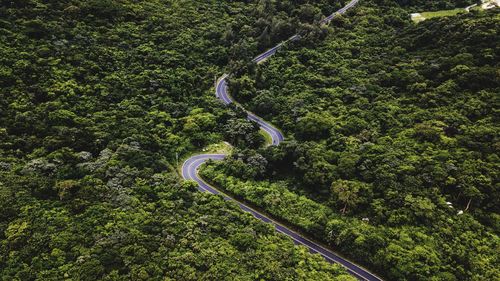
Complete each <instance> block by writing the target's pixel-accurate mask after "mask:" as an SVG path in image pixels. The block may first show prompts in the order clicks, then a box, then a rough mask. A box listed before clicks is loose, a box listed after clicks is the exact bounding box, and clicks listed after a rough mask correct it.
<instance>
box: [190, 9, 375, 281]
mask: <svg viewBox="0 0 500 281" xmlns="http://www.w3.org/2000/svg"><path fill="white" fill-rule="evenodd" d="M358 1H359V0H352V1H351V2H350V3H349V4H347V5H346V6H345V7H343V8H342V9H340V10H338V11H337V12H335V13H333V14H331V15H330V16H328V17H326V18H325V19H323V20H321V21H320V24H322V25H324V24H328V23H330V21H331V20H332V19H333V18H334V17H335V16H337V15H340V14H343V13H345V12H346V11H347V9H349V8H351V7H353V6H355V5H356V4H357V3H358ZM298 39H300V36H299V35H294V36H292V37H290V38H289V39H288V40H286V41H285V42H282V43H280V44H278V45H277V46H275V47H273V48H271V49H269V50H267V51H266V52H264V53H262V54H260V55H258V56H257V57H255V58H254V59H253V61H254V62H255V63H259V62H262V61H264V60H266V59H267V58H269V57H271V56H272V55H274V54H275V53H276V52H277V51H278V50H279V49H280V48H281V47H282V46H283V45H284V44H286V42H288V41H294V40H298ZM228 77H229V75H228V74H224V75H223V76H222V77H220V78H219V80H218V81H217V84H216V89H215V95H216V96H217V98H219V99H220V100H222V102H224V103H225V104H230V103H233V102H234V100H233V99H232V98H231V96H230V95H229V93H228V91H227V88H228V85H227V78H228ZM247 119H248V120H250V121H253V122H256V123H257V124H259V126H260V128H261V129H263V130H264V131H266V133H268V134H269V135H270V136H271V138H272V145H279V144H280V142H282V141H283V140H284V136H283V134H282V133H281V132H280V130H278V129H277V128H275V127H274V126H273V125H271V124H269V123H267V122H266V121H264V120H263V119H262V118H260V117H258V116H257V115H255V114H253V113H251V112H249V111H247ZM225 157H226V155H225V154H199V155H195V156H192V157H190V158H189V159H187V160H186V161H185V162H184V164H183V165H182V177H183V178H184V179H186V180H194V181H196V182H197V183H198V189H199V190H200V191H203V192H209V193H211V194H216V195H221V196H222V197H223V198H224V199H225V200H228V201H235V202H236V203H237V204H238V205H239V206H240V208H241V209H242V210H243V211H245V212H248V213H250V214H252V215H253V216H254V217H255V218H257V219H259V220H261V221H263V222H266V223H271V224H273V225H274V227H275V229H276V231H278V232H280V233H283V234H285V235H286V236H288V237H290V238H291V239H292V240H293V241H294V243H295V244H297V245H303V246H305V247H307V248H308V249H309V251H310V252H312V253H318V254H320V255H321V256H323V257H324V258H325V259H326V260H327V261H328V262H331V263H338V264H340V265H342V266H344V267H345V268H346V269H347V271H348V272H349V273H350V274H351V275H353V276H354V277H356V278H357V279H359V280H369V281H381V280H382V279H381V278H379V277H377V276H376V275H374V274H373V273H371V272H369V271H368V270H367V269H364V268H363V267H361V266H359V265H356V264H354V263H352V262H350V261H348V260H346V259H344V258H342V257H341V256H339V255H338V254H336V253H334V252H332V251H331V250H329V249H327V248H325V247H323V246H322V245H320V244H318V243H316V242H314V241H312V240H310V239H308V238H306V237H304V236H303V235H302V234H299V233H297V232H295V231H293V230H291V229H290V228H288V227H286V226H284V225H282V224H280V223H279V222H277V221H275V220H273V219H271V218H269V217H268V216H266V215H264V214H262V213H260V212H259V211H257V210H255V209H253V208H251V207H250V206H248V205H245V204H244V203H242V202H239V201H238V200H236V199H234V198H232V197H230V196H228V195H227V194H225V193H223V192H221V191H219V190H217V189H216V188H215V187H213V186H211V185H209V184H208V183H206V182H205V181H203V179H201V178H200V176H199V175H198V169H199V168H200V166H201V165H203V164H204V163H205V162H207V161H208V160H215V161H217V160H222V159H224V158H225Z"/></svg>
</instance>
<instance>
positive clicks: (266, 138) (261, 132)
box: [259, 129, 273, 146]
mask: <svg viewBox="0 0 500 281" xmlns="http://www.w3.org/2000/svg"><path fill="white" fill-rule="evenodd" d="M259 133H260V134H261V135H262V136H263V137H264V140H265V141H266V142H265V143H264V145H265V146H270V145H271V144H273V139H272V138H271V135H269V134H268V133H267V132H266V131H264V130H263V129H260V131H259Z"/></svg>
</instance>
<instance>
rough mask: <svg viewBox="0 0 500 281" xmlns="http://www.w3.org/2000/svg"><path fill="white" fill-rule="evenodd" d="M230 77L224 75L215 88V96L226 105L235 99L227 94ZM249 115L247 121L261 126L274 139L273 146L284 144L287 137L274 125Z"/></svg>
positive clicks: (250, 113) (249, 113)
mask: <svg viewBox="0 0 500 281" xmlns="http://www.w3.org/2000/svg"><path fill="white" fill-rule="evenodd" d="M228 76H229V75H227V74H224V75H223V76H222V77H221V78H219V80H218V81H217V85H216V87H215V95H216V96H217V98H219V99H220V100H222V102H223V103H225V104H230V103H233V102H234V101H233V99H232V98H231V96H230V95H229V93H228V92H227V77H228ZM245 111H246V110H245ZM246 113H247V119H248V120H250V121H253V122H256V123H257V124H259V126H260V128H261V129H262V130H264V131H265V132H266V133H267V134H268V135H270V136H271V139H272V145H278V144H280V142H282V141H283V140H284V139H285V137H284V136H283V134H282V133H281V131H280V130H278V129H276V128H275V127H274V126H273V125H271V124H269V123H267V122H266V121H264V120H262V118H260V117H259V116H257V115H255V114H253V113H252V112H249V111H246Z"/></svg>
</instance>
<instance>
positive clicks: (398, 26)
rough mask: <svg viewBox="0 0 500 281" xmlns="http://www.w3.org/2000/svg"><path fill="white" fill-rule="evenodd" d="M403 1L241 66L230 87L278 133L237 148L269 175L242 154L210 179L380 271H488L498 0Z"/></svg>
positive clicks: (455, 275) (399, 274) (370, 8)
mask: <svg viewBox="0 0 500 281" xmlns="http://www.w3.org/2000/svg"><path fill="white" fill-rule="evenodd" d="M436 2H440V1H436ZM459 4H460V5H461V3H457V5H459ZM446 5H448V4H446ZM415 7H416V6H412V7H411V9H414V8H415ZM411 9H404V8H402V7H401V6H399V5H396V4H395V3H394V2H393V1H370V2H365V4H361V6H360V7H357V8H356V9H355V10H353V11H352V12H350V14H349V15H348V16H342V17H338V18H336V19H335V20H334V22H333V23H332V28H331V29H325V30H326V31H327V32H328V36H327V38H326V40H325V41H324V43H320V44H319V45H318V46H316V44H318V41H317V40H316V38H309V37H307V36H306V37H305V39H304V40H301V41H298V42H295V43H294V45H292V46H289V47H288V49H287V50H283V51H282V52H281V53H280V54H278V55H277V57H274V58H273V59H272V60H269V62H267V63H265V64H262V65H258V66H252V67H248V68H245V69H244V70H241V71H240V74H239V75H238V76H236V77H234V78H233V80H234V81H232V82H231V83H232V84H238V83H239V85H243V86H242V87H239V88H238V87H236V88H230V89H231V91H232V93H233V95H234V96H235V97H236V99H237V100H239V101H240V100H241V101H242V102H243V103H244V105H245V106H246V107H248V108H249V109H250V110H252V111H254V112H256V113H257V114H259V115H260V116H262V117H263V118H264V119H267V120H270V121H271V122H272V123H273V124H276V125H277V126H278V127H279V128H282V129H283V130H284V131H285V134H286V135H287V138H288V141H287V142H285V143H283V145H280V146H279V147H277V148H269V149H261V150H258V151H249V152H246V154H247V155H252V154H255V153H257V154H260V155H262V156H263V157H265V158H266V159H267V164H266V172H265V174H264V176H261V178H271V179H272V180H271V181H264V182H256V181H254V180H252V179H251V178H249V177H245V173H244V172H242V171H239V170H238V169H237V168H235V167H242V168H241V169H242V170H245V169H247V168H245V166H244V165H240V166H236V165H234V163H236V162H238V161H242V162H243V163H244V164H245V159H246V158H247V156H245V155H241V156H240V155H235V156H233V157H232V159H229V161H227V162H226V163H223V164H218V165H216V166H215V167H209V168H207V170H206V178H207V179H215V180H214V181H215V183H216V184H218V185H220V186H223V187H224V188H226V189H228V190H229V191H231V192H233V193H234V194H236V195H238V196H241V197H242V198H244V199H245V200H248V201H250V202H252V203H254V204H256V205H258V206H260V207H262V208H264V209H265V210H267V211H268V212H269V213H271V214H272V215H274V216H276V217H279V218H281V219H283V220H285V221H287V222H290V223H292V224H294V225H296V226H298V227H300V228H301V229H303V230H305V231H307V232H308V233H310V234H311V235H315V236H316V237H317V238H318V239H322V240H323V241H326V242H328V243H330V244H331V245H332V246H333V247H334V248H337V249H339V250H340V251H341V252H342V253H344V254H346V255H348V256H350V257H352V258H353V259H355V260H358V261H359V262H361V263H363V264H365V265H367V266H369V267H371V268H373V269H375V270H376V271H378V272H380V273H381V274H383V275H384V276H387V277H388V279H391V280H493V279H498V278H499V276H500V272H499V271H498V268H499V267H498V265H499V260H498V255H497V253H496V252H497V249H498V245H499V242H500V240H499V238H498V232H499V228H498V227H499V224H498V221H499V216H498V213H499V209H498V206H500V205H499V202H500V200H499V199H500V193H499V190H498V176H499V175H498V171H499V170H500V169H499V168H500V166H499V162H500V161H499V159H498V131H499V127H498V124H499V122H498V118H497V116H496V114H495V113H496V111H497V109H498V93H499V92H500V80H499V77H498V71H497V70H498V68H499V65H498V61H499V59H498V50H497V48H496V47H495V46H496V45H495V44H497V43H496V42H498V41H499V37H498V31H499V30H498V11H496V10H492V11H488V12H479V13H477V12H472V13H469V14H465V15H459V16H456V17H449V18H443V19H432V20H429V21H425V22H423V23H420V24H418V25H417V24H414V23H412V22H411V21H410V19H409V15H408V14H409V10H411ZM309 39H311V40H309ZM241 81H245V83H242V82H241ZM257 191H259V192H258V193H256V192H257ZM278 194H279V195H278ZM301 210H316V212H318V213H319V214H318V213H316V212H314V215H313V216H311V215H309V214H308V213H307V212H306V213H303V212H302V211H301ZM343 213H345V214H344V215H342V214H343ZM312 226H313V227H312Z"/></svg>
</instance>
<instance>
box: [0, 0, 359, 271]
mask: <svg viewBox="0 0 500 281" xmlns="http://www.w3.org/2000/svg"><path fill="white" fill-rule="evenodd" d="M247 2H248V1H231V2H222V1H201V2H200V1H188V0H186V1H178V0H175V1H166V0H165V1H163V0H162V1H160V0H158V1H150V0H148V1H128V0H123V1H111V0H90V1H71V0H63V1H49V0H21V1H17V0H16V1H9V0H2V1H0V38H1V39H0V54H1V55H0V85H1V89H0V97H1V98H0V208H1V210H2V211H1V212H0V241H1V242H0V277H1V278H0V279H1V280H63V279H65V280H67V279H73V280H96V279H104V280H118V279H120V280H200V279H205V280H235V279H238V280H255V279H265V280H297V279H299V280H300V279H302V280H311V279H316V280H333V279H334V278H335V279H336V280H339V279H340V280H352V277H350V276H349V275H347V273H346V272H345V271H344V270H343V269H342V268H340V267H339V266H336V265H330V264H328V263H327V262H326V261H324V260H323V259H322V258H321V257H319V256H317V255H311V254H309V253H308V251H307V250H306V249H305V248H299V247H295V246H294V244H293V243H292V241H291V240H289V239H287V238H286V237H284V236H282V235H279V234H277V233H276V232H274V229H273V228H272V227H271V226H269V225H266V224H264V223H260V222H258V221H256V220H255V219H253V218H252V217H251V216H250V215H248V214H245V213H243V212H241V211H240V210H239V208H238V207H237V205H236V204H234V203H229V202H225V201H224V200H223V199H221V198H219V197H215V196H209V195H206V194H201V193H199V192H198V191H197V190H196V189H195V188H194V185H193V184H192V183H189V182H188V183H182V181H181V180H180V177H179V176H178V175H177V172H176V171H177V166H178V163H179V161H181V160H182V159H183V158H184V157H185V156H186V155H188V154H190V153H192V152H194V151H197V150H200V149H201V147H203V146H205V145H206V144H210V143H217V142H220V141H221V140H223V139H230V137H232V138H233V139H234V140H233V141H234V142H247V145H249V146H251V145H254V147H257V146H258V145H259V143H262V140H261V138H262V137H261V136H260V135H259V134H258V128H256V127H255V126H254V125H253V124H252V123H250V122H248V121H246V120H245V119H244V116H243V115H242V114H241V112H235V111H233V110H230V109H227V108H225V107H223V106H222V105H221V104H220V103H218V102H217V101H215V99H214V97H213V93H212V91H211V89H210V88H211V87H212V84H213V79H214V76H216V75H219V74H220V73H222V72H223V71H224V70H223V67H225V66H226V65H228V64H230V62H233V64H235V65H237V64H238V63H236V61H237V60H235V59H234V58H238V59H241V60H242V61H243V60H245V59H247V57H250V56H251V55H252V53H253V52H257V51H258V49H257V48H258V46H257V38H258V36H259V35H260V34H261V33H262V32H263V30H264V29H266V28H268V29H269V28H270V27H269V26H270V25H271V23H272V22H275V25H278V23H281V22H282V23H281V24H282V25H283V27H282V28H283V29H285V28H287V27H289V26H290V27H289V29H290V30H289V31H283V32H284V35H283V36H288V33H293V32H294V31H295V29H296V28H297V25H298V23H292V20H293V19H294V18H295V17H296V16H295V14H296V13H298V11H296V8H295V6H294V4H293V3H289V2H287V1H282V5H283V6H282V7H276V5H275V4H273V6H272V7H275V10H276V14H267V13H266V14H264V11H265V10H266V9H267V8H268V7H266V6H265V5H267V4H266V2H262V3H260V2H256V1H255V2H248V3H247ZM335 6H336V7H339V6H340V3H335ZM325 9H334V7H333V6H328V7H326V6H325ZM295 21H296V22H298V20H295ZM292 24H293V26H292ZM243 30H245V32H243ZM273 30H276V31H275V32H282V31H280V30H281V29H279V28H275V29H273ZM287 32H288V33H287ZM276 40H279V38H277V39H276ZM238 42H240V43H241V42H245V44H247V45H248V47H247V48H248V50H247V49H243V48H240V47H238ZM272 43H273V42H271V41H270V42H268V44H272ZM241 44H243V43H241ZM265 47H267V46H261V48H265ZM242 52H244V53H247V55H246V57H244V56H241V53H242ZM234 125H238V126H236V128H237V129H235V126H234ZM249 136H250V137H249ZM254 142H255V144H253V143H254Z"/></svg>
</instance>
